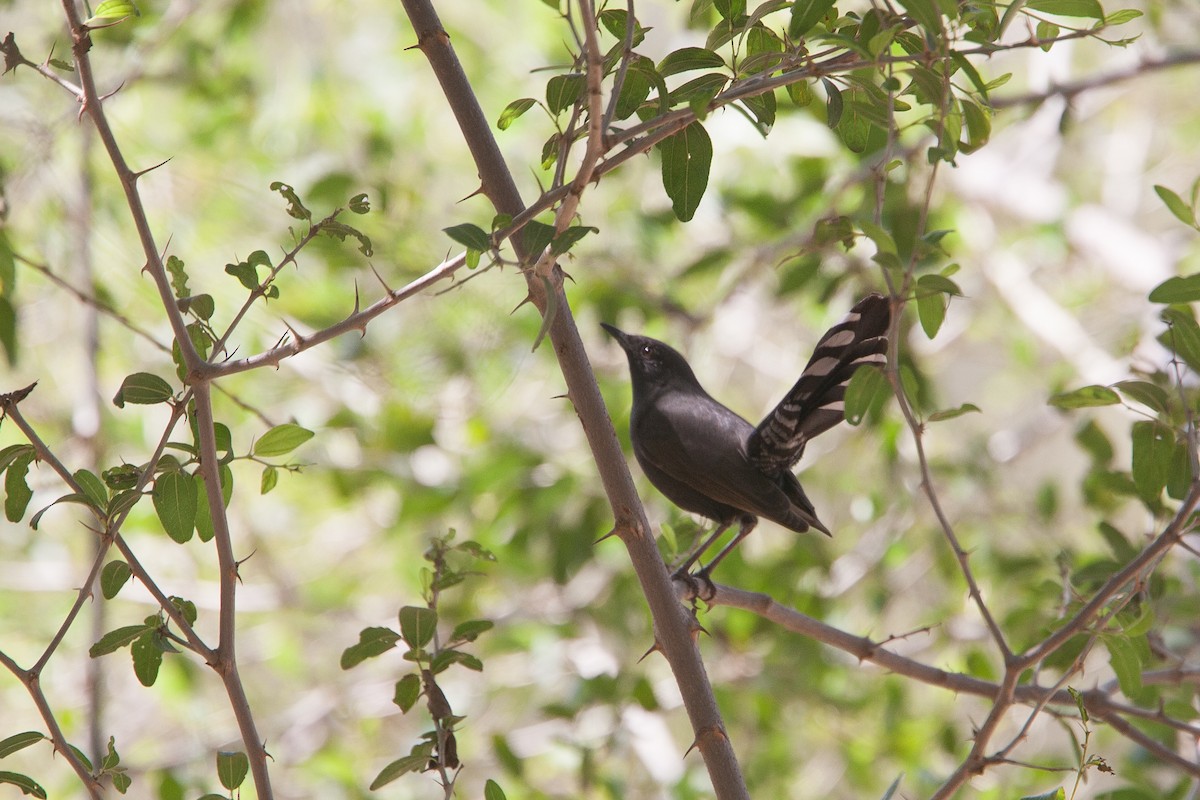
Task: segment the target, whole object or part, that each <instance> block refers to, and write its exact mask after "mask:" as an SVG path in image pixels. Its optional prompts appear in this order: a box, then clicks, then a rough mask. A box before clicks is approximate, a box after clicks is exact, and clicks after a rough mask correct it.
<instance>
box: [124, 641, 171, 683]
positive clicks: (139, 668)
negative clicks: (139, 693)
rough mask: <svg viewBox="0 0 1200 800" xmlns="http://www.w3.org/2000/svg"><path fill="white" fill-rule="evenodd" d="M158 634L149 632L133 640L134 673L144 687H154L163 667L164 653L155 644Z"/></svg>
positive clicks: (131, 648) (130, 653)
mask: <svg viewBox="0 0 1200 800" xmlns="http://www.w3.org/2000/svg"><path fill="white" fill-rule="evenodd" d="M157 635H158V632H157V631H155V630H147V631H146V632H145V633H143V634H142V635H141V636H139V637H138V638H136V639H134V640H133V646H131V647H130V648H129V655H130V656H131V657H132V658H133V673H134V674H135V675H137V679H138V681H139V682H140V683H141V684H142V686H147V687H148V686H153V685H154V682H155V681H156V680H158V669H159V667H161V666H162V659H163V651H162V649H161V648H160V647H159V646H158V644H157V643H156V642H155V637H156V636H157Z"/></svg>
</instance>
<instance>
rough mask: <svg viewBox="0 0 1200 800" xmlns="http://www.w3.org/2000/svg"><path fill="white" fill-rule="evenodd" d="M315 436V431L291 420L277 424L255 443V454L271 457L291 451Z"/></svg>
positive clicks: (260, 456) (261, 456)
mask: <svg viewBox="0 0 1200 800" xmlns="http://www.w3.org/2000/svg"><path fill="white" fill-rule="evenodd" d="M312 437H313V432H312V431H310V430H308V429H307V428H302V427H300V426H299V425H296V424H294V423H291V422H285V423H283V424H282V425H276V426H275V427H274V428H271V430H269V431H267V432H266V433H264V434H263V435H262V438H260V439H259V440H258V441H257V442H255V443H254V449H253V454H254V455H255V456H258V457H259V458H270V457H273V456H282V455H284V454H286V453H290V452H292V451H293V450H295V449H296V448H297V447H299V446H300V445H302V444H304V443H305V442H307V441H308V440H309V439H311V438H312Z"/></svg>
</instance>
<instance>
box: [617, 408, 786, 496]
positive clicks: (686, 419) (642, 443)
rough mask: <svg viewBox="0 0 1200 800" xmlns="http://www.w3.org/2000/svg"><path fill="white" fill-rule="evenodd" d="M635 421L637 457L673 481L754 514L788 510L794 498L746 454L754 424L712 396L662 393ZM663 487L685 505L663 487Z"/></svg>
mask: <svg viewBox="0 0 1200 800" xmlns="http://www.w3.org/2000/svg"><path fill="white" fill-rule="evenodd" d="M636 424H637V434H636V436H635V437H634V442H635V449H636V451H637V456H638V460H639V461H642V462H646V463H647V464H648V465H650V466H651V467H652V468H654V469H657V470H659V471H661V472H662V473H663V474H665V475H666V476H668V477H669V478H670V479H671V480H673V481H675V482H677V483H681V484H684V485H685V486H687V487H688V488H689V489H691V490H692V491H694V492H697V493H699V494H701V495H703V496H704V497H705V498H707V499H709V500H712V501H716V502H717V503H721V504H724V505H726V506H732V507H733V508H736V509H739V510H741V511H745V512H748V513H751V514H755V515H756V516H767V517H779V516H781V515H787V514H788V510H789V508H790V507H791V502H790V501H789V500H788V498H787V496H786V495H785V494H784V493H783V491H782V490H781V489H780V488H779V487H778V486H777V485H775V483H774V481H772V479H771V478H769V477H768V476H766V475H764V474H762V473H761V472H760V471H759V470H758V468H757V467H755V466H754V465H753V464H751V463H750V461H749V460H748V459H747V456H746V441H747V438H748V437H749V436H750V435H751V434H752V433H753V431H754V428H753V426H751V424H750V423H749V422H747V421H746V420H744V419H742V418H741V417H740V416H738V415H737V414H735V413H734V412H733V411H730V410H729V409H728V408H726V407H725V406H723V405H721V404H720V403H718V402H717V401H716V400H713V399H712V398H711V397H708V396H707V395H705V396H703V397H697V396H695V395H682V394H672V395H670V396H663V397H660V398H659V401H658V403H657V404H656V405H655V406H654V407H653V408H652V409H650V410H649V411H648V413H646V414H645V415H644V416H642V417H641V418H640V419H639V420H638V421H637V423H636ZM659 489H660V490H662V491H663V493H664V494H666V495H667V496H668V497H670V498H671V499H672V500H673V501H674V502H675V503H676V504H677V505H680V506H682V507H684V508H687V504H686V503H685V502H682V500H681V499H679V498H676V497H671V493H670V492H669V491H667V490H666V488H665V487H663V486H659ZM688 510H690V511H698V510H699V509H697V508H689V509H688ZM701 513H704V512H701Z"/></svg>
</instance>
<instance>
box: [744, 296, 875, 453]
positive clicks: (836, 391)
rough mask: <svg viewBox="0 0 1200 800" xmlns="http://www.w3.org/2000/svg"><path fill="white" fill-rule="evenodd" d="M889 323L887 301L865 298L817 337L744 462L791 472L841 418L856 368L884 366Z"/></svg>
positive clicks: (757, 432) (753, 436) (761, 426)
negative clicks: (809, 447) (815, 440)
mask: <svg viewBox="0 0 1200 800" xmlns="http://www.w3.org/2000/svg"><path fill="white" fill-rule="evenodd" d="M891 318H892V310H891V305H890V303H889V302H888V299H887V298H886V297H884V296H883V295H880V294H871V295H867V296H866V297H864V298H863V299H862V300H860V301H859V302H858V303H857V304H856V305H855V306H854V308H852V309H850V313H848V314H847V315H846V318H845V319H843V320H842V321H841V322H839V323H838V324H837V325H834V326H833V327H832V328H830V329H829V330H828V331H827V332H826V334H825V335H824V336H822V337H821V340H820V341H819V342H817V346H816V349H815V350H814V351H813V355H812V358H811V359H809V361H808V365H807V366H806V367H805V368H804V372H802V373H801V374H800V378H799V380H797V381H796V385H795V386H793V387H792V388H791V391H789V392H788V393H787V394H786V395H785V396H784V398H783V400H781V401H780V402H779V405H777V406H775V409H774V410H773V411H772V412H771V413H770V414H768V415H767V416H766V418H765V419H763V421H762V422H761V423H759V426H758V428H757V429H756V430H755V431H754V433H753V434H751V436H750V441H749V456H750V459H751V460H752V461H753V462H754V463H755V464H757V465H758V467H759V468H760V469H762V470H763V471H764V472H767V473H768V474H771V473H775V472H778V471H781V470H785V469H790V468H791V467H792V465H793V464H795V463H796V462H797V461H799V460H800V456H801V455H803V453H804V445H805V444H807V443H808V440H809V439H811V438H813V437H814V436H817V435H819V434H822V433H824V432H825V431H827V430H829V429H830V428H832V427H833V426H834V425H837V424H838V423H839V422H841V421H842V420H843V419H845V418H846V408H845V404H844V402H843V399H844V398H845V396H846V385H847V384H848V383H849V382H850V377H851V376H852V375H853V374H854V371H855V370H856V369H858V367H859V366H860V365H862V364H882V363H884V362H885V361H886V359H887V347H888V342H887V331H888V326H889V325H890V324H891Z"/></svg>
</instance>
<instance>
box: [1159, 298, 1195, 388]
mask: <svg viewBox="0 0 1200 800" xmlns="http://www.w3.org/2000/svg"><path fill="white" fill-rule="evenodd" d="M1160 316H1161V317H1162V320H1163V322H1166V323H1167V325H1169V326H1170V327H1169V328H1168V329H1167V330H1165V331H1163V332H1162V333H1161V334H1159V336H1158V337H1157V338H1158V341H1159V342H1160V343H1161V344H1162V345H1163V346H1164V347H1166V348H1167V349H1168V350H1170V351H1171V352H1172V353H1175V354H1176V355H1177V356H1179V357H1180V358H1182V359H1183V360H1184V361H1185V362H1186V363H1187V365H1188V366H1189V367H1191V368H1192V369H1193V370H1195V371H1197V372H1200V325H1197V324H1196V319H1195V317H1193V316H1192V315H1191V313H1190V312H1189V311H1185V310H1184V309H1182V308H1170V307H1168V308H1165V309H1163V312H1162V314H1161V315H1160Z"/></svg>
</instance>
